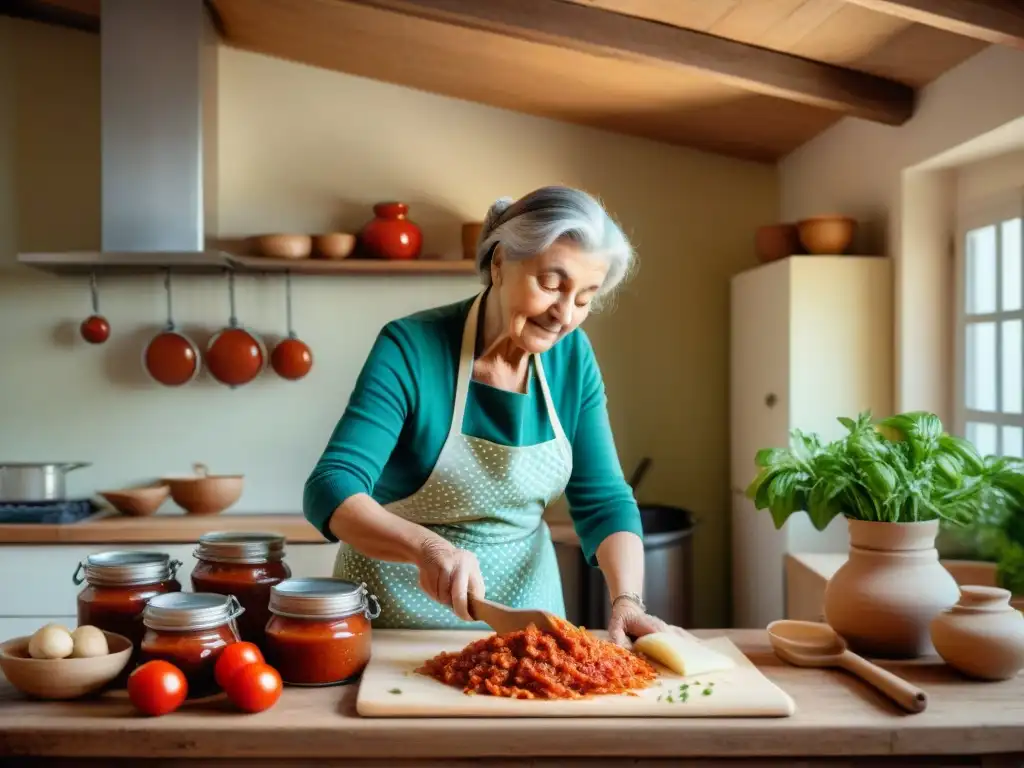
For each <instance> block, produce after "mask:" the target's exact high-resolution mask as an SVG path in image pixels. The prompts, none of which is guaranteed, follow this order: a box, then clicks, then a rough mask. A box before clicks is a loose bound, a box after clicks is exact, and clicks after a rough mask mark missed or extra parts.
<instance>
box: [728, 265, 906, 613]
mask: <svg viewBox="0 0 1024 768" xmlns="http://www.w3.org/2000/svg"><path fill="white" fill-rule="evenodd" d="M730 329H731V330H730V332H731V338H730V451H731V461H730V474H731V484H732V519H731V538H732V602H733V626H736V627H763V626H765V625H766V624H768V623H769V622H770V621H773V620H775V619H780V618H783V616H784V615H785V605H784V603H785V599H784V595H785V589H784V583H785V577H784V570H785V569H784V563H783V561H784V558H785V555H786V554H787V553H790V552H795V551H800V552H830V551H831V552H845V551H846V548H847V546H848V538H847V534H846V523H845V520H844V519H842V518H838V519H836V520H834V521H833V523H832V525H830V526H829V528H828V529H826V530H825V531H823V532H819V531H816V530H814V528H813V527H812V526H811V524H810V522H809V521H808V520H807V517H806V515H804V514H802V513H800V514H797V515H794V516H792V517H791V518H790V519H789V521H788V522H787V523H786V525H785V526H784V527H783V529H782V530H776V529H775V526H774V524H773V523H772V520H771V516H770V514H769V512H768V511H767V510H761V511H758V510H756V509H755V508H754V505H753V502H751V501H750V500H749V499H747V498H746V497H745V496H744V491H745V490H746V488H747V486H748V485H749V484H750V482H751V480H753V479H754V477H755V475H756V473H757V467H756V466H755V463H754V457H755V455H756V453H757V451H758V450H759V449H761V448H768V447H782V446H785V445H787V444H788V443H789V434H790V431H791V430H792V429H802V430H805V431H808V432H817V433H819V434H821V435H822V436H823V437H824V438H825V439H833V438H836V437H839V436H841V435H842V434H843V433H844V432H845V430H844V428H843V427H842V425H840V424H839V423H838V422H837V420H836V419H837V417H839V416H856V415H857V413H859V412H860V411H863V410H865V409H870V410H871V411H872V413H873V414H874V415H875V416H886V415H889V414H890V413H891V412H892V403H893V383H894V382H893V337H894V326H893V290H892V262H891V261H890V260H889V259H887V258H881V257H870V256H793V257H790V258H788V259H783V260H780V261H776V262H772V263H769V264H764V265H761V266H759V267H757V268H755V269H751V270H749V271H747V272H743V273H741V274H739V275H736V276H735V277H734V278H733V279H732V285H731V326H730Z"/></svg>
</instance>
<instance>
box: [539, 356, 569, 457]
mask: <svg viewBox="0 0 1024 768" xmlns="http://www.w3.org/2000/svg"><path fill="white" fill-rule="evenodd" d="M533 363H534V366H535V367H536V369H537V379H538V381H540V391H541V394H542V395H544V405H545V406H547V409H548V418H549V419H550V420H551V429H552V430H553V431H554V433H555V439H556V440H558V441H559V442H560V443H562V444H567V443H568V442H569V440H568V438H567V437H566V436H565V432H564V431H563V430H562V422H561V421H559V420H558V411H556V410H555V401H554V400H553V399H552V398H551V390H549V389H548V380H547V377H545V376H544V365H543V363H541V361H540V355H533Z"/></svg>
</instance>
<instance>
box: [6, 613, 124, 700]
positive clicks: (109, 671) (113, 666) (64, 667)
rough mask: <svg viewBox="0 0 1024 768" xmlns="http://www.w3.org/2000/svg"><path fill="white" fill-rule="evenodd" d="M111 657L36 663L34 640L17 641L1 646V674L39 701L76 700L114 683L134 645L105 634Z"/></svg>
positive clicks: (43, 660)
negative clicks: (32, 651) (31, 646)
mask: <svg viewBox="0 0 1024 768" xmlns="http://www.w3.org/2000/svg"><path fill="white" fill-rule="evenodd" d="M103 634H104V635H106V636H107V645H108V646H109V648H110V653H108V654H107V655H106V656H92V657H89V658H77V659H73V658H67V659H33V658H32V657H30V656H29V655H28V643H29V640H31V639H32V638H31V637H27V636H26V637H15V638H14V639H12V640H8V641H7V642H6V643H3V644H0V670H3V673H4V676H5V677H6V678H7V679H8V680H9V681H10V683H11V685H13V686H14V687H15V688H17V689H18V690H19V691H21V692H22V693H24V694H25V695H26V696H31V697H33V698H37V699H77V698H79V697H81V696H87V695H89V694H90V693H95V692H97V691H99V690H101V689H102V688H103V687H104V686H106V685H108V684H109V683H110V682H111V681H113V680H114V679H115V678H116V677H117V676H118V675H120V674H121V672H122V671H123V670H124V668H125V667H126V666H127V665H128V661H129V659H130V658H131V655H132V642H131V640H129V639H128V638H127V637H125V636H124V635H117V634H114V633H113V632H107V631H106V630H104V631H103Z"/></svg>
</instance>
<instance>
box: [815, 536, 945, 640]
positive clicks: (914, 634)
mask: <svg viewBox="0 0 1024 768" xmlns="http://www.w3.org/2000/svg"><path fill="white" fill-rule="evenodd" d="M847 524H848V527H849V532H850V555H849V558H848V559H847V561H846V562H845V563H843V565H842V566H841V567H840V568H839V570H838V571H836V573H835V575H834V576H833V577H832V578H831V579H829V581H828V585H827V586H826V587H825V601H824V602H825V605H824V608H825V620H826V621H827V622H828V623H829V624H830V625H831V626H832V628H833V629H834V630H835V631H836V632H838V633H839V634H840V635H842V636H843V637H844V638H845V639H846V641H847V643H849V645H850V649H851V650H852V651H854V652H855V653H859V654H861V655H862V656H874V657H881V658H917V657H920V656H925V655H928V654H931V653H934V647H933V645H932V642H931V635H930V625H931V622H932V619H934V618H935V617H936V616H938V615H939V613H941V612H942V611H943V610H945V609H946V608H949V607H950V606H951V605H953V604H955V603H956V601H957V599H958V598H959V597H960V590H959V588H958V587H957V583H956V581H955V580H954V579H953V577H952V575H950V573H949V571H947V570H946V569H945V567H943V565H942V564H941V563H940V562H939V553H938V550H937V549H936V548H935V537H936V536H937V535H938V532H939V524H938V521H937V520H931V521H928V522H923V523H876V522H866V521H863V520H852V519H847Z"/></svg>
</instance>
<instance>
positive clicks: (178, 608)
mask: <svg viewBox="0 0 1024 768" xmlns="http://www.w3.org/2000/svg"><path fill="white" fill-rule="evenodd" d="M243 613H245V609H244V608H243V607H242V605H241V603H239V602H238V598H236V597H235V596H234V595H218V594H214V593H213V592H170V593H168V594H164V595H157V596H156V597H153V598H150V600H149V602H148V603H146V607H145V609H144V610H143V612H142V623H143V624H145V625H146V626H147V627H149V628H150V629H156V630H161V631H169V632H189V631H197V630H202V629H216V628H217V627H222V626H224V625H225V624H227V623H228V622H229V621H232V620H234V619H237V618H238V617H239V616H241V615H242V614H243Z"/></svg>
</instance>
